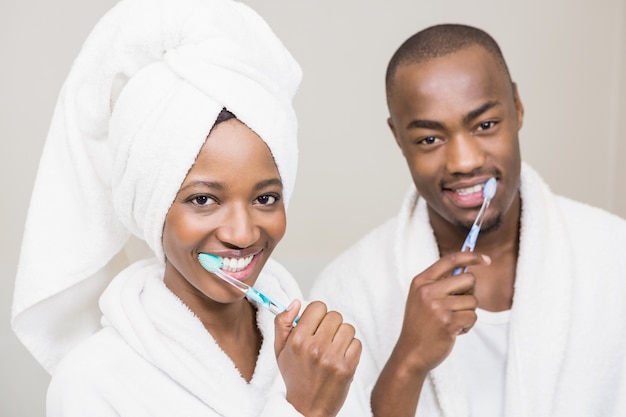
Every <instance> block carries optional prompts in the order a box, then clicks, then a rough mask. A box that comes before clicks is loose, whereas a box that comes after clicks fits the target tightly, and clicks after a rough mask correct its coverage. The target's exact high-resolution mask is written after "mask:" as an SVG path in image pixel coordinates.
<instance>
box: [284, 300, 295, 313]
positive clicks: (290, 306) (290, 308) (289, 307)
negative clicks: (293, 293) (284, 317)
mask: <svg viewBox="0 0 626 417" xmlns="http://www.w3.org/2000/svg"><path fill="white" fill-rule="evenodd" d="M295 303H296V300H293V301H292V302H291V303H289V305H288V306H287V310H286V311H291V310H292V309H293V306H294V304H295Z"/></svg>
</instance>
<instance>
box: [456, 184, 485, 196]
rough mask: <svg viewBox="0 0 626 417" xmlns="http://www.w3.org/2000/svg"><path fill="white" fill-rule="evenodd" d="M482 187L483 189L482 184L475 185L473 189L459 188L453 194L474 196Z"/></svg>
mask: <svg viewBox="0 0 626 417" xmlns="http://www.w3.org/2000/svg"><path fill="white" fill-rule="evenodd" d="M483 187H484V184H476V185H474V186H473V187H467V188H459V189H457V190H455V191H454V192H455V193H457V194H460V195H470V194H474V193H477V192H479V191H481V190H482V189H483Z"/></svg>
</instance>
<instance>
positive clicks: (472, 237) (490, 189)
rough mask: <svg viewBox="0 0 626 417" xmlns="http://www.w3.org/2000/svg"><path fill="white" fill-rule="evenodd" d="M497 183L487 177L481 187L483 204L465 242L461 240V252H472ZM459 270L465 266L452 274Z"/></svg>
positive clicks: (457, 272) (456, 269)
mask: <svg viewBox="0 0 626 417" xmlns="http://www.w3.org/2000/svg"><path fill="white" fill-rule="evenodd" d="M497 185H498V183H497V181H496V179H495V178H489V180H487V182H486V183H485V186H484V187H483V205H482V206H481V207H480V211H479V212H478V215H477V216H476V220H474V224H473V225H472V228H471V229H470V231H469V233H468V234H467V237H466V238H465V242H463V247H462V248H461V252H467V251H470V252H474V248H475V247H476V241H477V240H478V234H479V233H480V228H481V226H482V224H483V218H484V217H485V212H486V211H487V207H489V203H491V199H492V198H493V197H494V196H495V195H496V188H497ZM461 271H463V272H466V271H467V267H465V268H455V270H454V272H452V275H459V274H460V273H461Z"/></svg>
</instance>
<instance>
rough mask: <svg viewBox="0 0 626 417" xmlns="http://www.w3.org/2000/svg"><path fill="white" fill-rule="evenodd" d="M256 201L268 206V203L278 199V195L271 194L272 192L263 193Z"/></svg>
mask: <svg viewBox="0 0 626 417" xmlns="http://www.w3.org/2000/svg"><path fill="white" fill-rule="evenodd" d="M256 201H257V202H258V203H259V204H261V205H263V206H268V205H270V204H274V203H275V202H276V201H278V196H276V195H272V194H264V195H262V196H260V197H258V198H257V199H256Z"/></svg>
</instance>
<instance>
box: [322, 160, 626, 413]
mask: <svg viewBox="0 0 626 417" xmlns="http://www.w3.org/2000/svg"><path fill="white" fill-rule="evenodd" d="M521 196H522V220H521V232H520V248H519V259H518V265H517V274H516V281H515V292H514V297H513V306H512V309H511V316H510V325H509V336H508V352H507V368H506V383H505V387H504V392H505V398H504V408H505V416H507V417H509V416H510V417H513V416H525V417H542V416H545V417H573V416H584V417H592V416H597V417H609V416H615V417H617V416H621V417H623V416H626V221H624V220H623V219H620V218H618V217H617V216H614V215H612V214H609V213H607V212H605V211H602V210H599V209H597V208H593V207H590V206H587V205H584V204H581V203H577V202H574V201H572V200H569V199H567V198H563V197H560V196H556V195H554V194H553V193H552V192H551V191H550V190H549V188H548V187H547V185H546V184H545V183H544V182H543V181H542V179H541V178H540V177H539V176H538V175H537V173H536V172H534V171H533V170H532V169H531V168H530V167H528V166H527V165H523V168H522V179H521ZM438 258H439V252H438V249H437V245H436V242H435V238H434V234H433V231H432V228H431V226H430V224H429V221H428V214H427V210H426V203H425V201H424V200H423V199H421V198H419V197H418V196H417V193H416V191H415V190H414V189H413V190H411V191H410V192H409V194H408V195H407V198H406V199H405V201H404V203H403V206H402V208H401V211H400V213H399V214H398V215H397V216H396V217H395V218H393V219H391V220H390V221H388V222H386V223H385V224H383V225H381V226H380V227H378V228H376V229H375V230H373V231H372V232H370V233H369V234H368V235H366V236H365V237H364V238H363V239H362V240H360V241H359V242H358V243H357V244H355V245H354V246H353V247H351V248H350V249H348V250H347V251H346V252H345V253H343V254H342V255H340V256H339V257H338V259H336V260H335V261H334V262H333V263H331V264H330V265H329V266H328V267H327V268H326V269H325V270H324V271H323V272H322V274H321V276H320V278H319V279H318V280H317V282H316V283H315V285H314V287H313V289H312V293H311V294H312V297H314V298H319V299H321V300H324V301H327V302H328V304H329V306H330V308H334V309H337V310H339V311H341V313H342V314H343V315H344V319H345V320H346V321H347V322H352V323H353V324H355V326H356V328H357V337H359V338H360V339H361V340H362V342H363V346H364V351H363V355H362V357H361V362H360V364H359V368H358V369H357V374H356V376H355V379H356V380H358V381H359V382H360V383H361V384H363V385H364V386H365V387H368V388H367V389H368V390H371V388H372V387H373V385H374V384H375V382H376V378H377V376H378V374H379V372H380V371H381V369H382V367H383V365H384V364H385V362H386V360H387V358H388V357H389V355H390V353H391V350H392V348H393V346H394V345H395V343H396V341H397V338H398V335H399V334H400V328H401V325H402V321H403V316H404V305H405V302H406V297H407V292H408V288H409V285H410V282H411V280H412V279H413V277H414V276H416V275H417V274H419V273H420V272H421V271H423V270H424V269H426V268H427V267H428V266H430V265H431V264H432V263H434V262H435V261H436V260H437V259H438ZM414 319H415V320H416V321H418V320H419V319H420V318H419V317H414ZM460 337H463V336H460ZM455 360H457V359H456V358H454V357H453V356H450V357H448V359H446V360H445V361H444V362H443V363H442V364H441V365H440V366H438V367H437V368H435V369H434V370H433V371H432V372H431V373H430V375H429V377H428V380H427V382H426V384H425V385H424V389H423V391H422V394H421V398H420V403H419V406H418V411H417V416H446V417H466V416H469V406H468V394H467V388H466V387H465V386H464V384H463V382H462V373H461V371H460V369H459V365H460V364H459V363H456V362H455ZM476 383H477V384H480V381H476ZM367 395H369V392H367ZM478 417H479V416H478Z"/></svg>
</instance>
